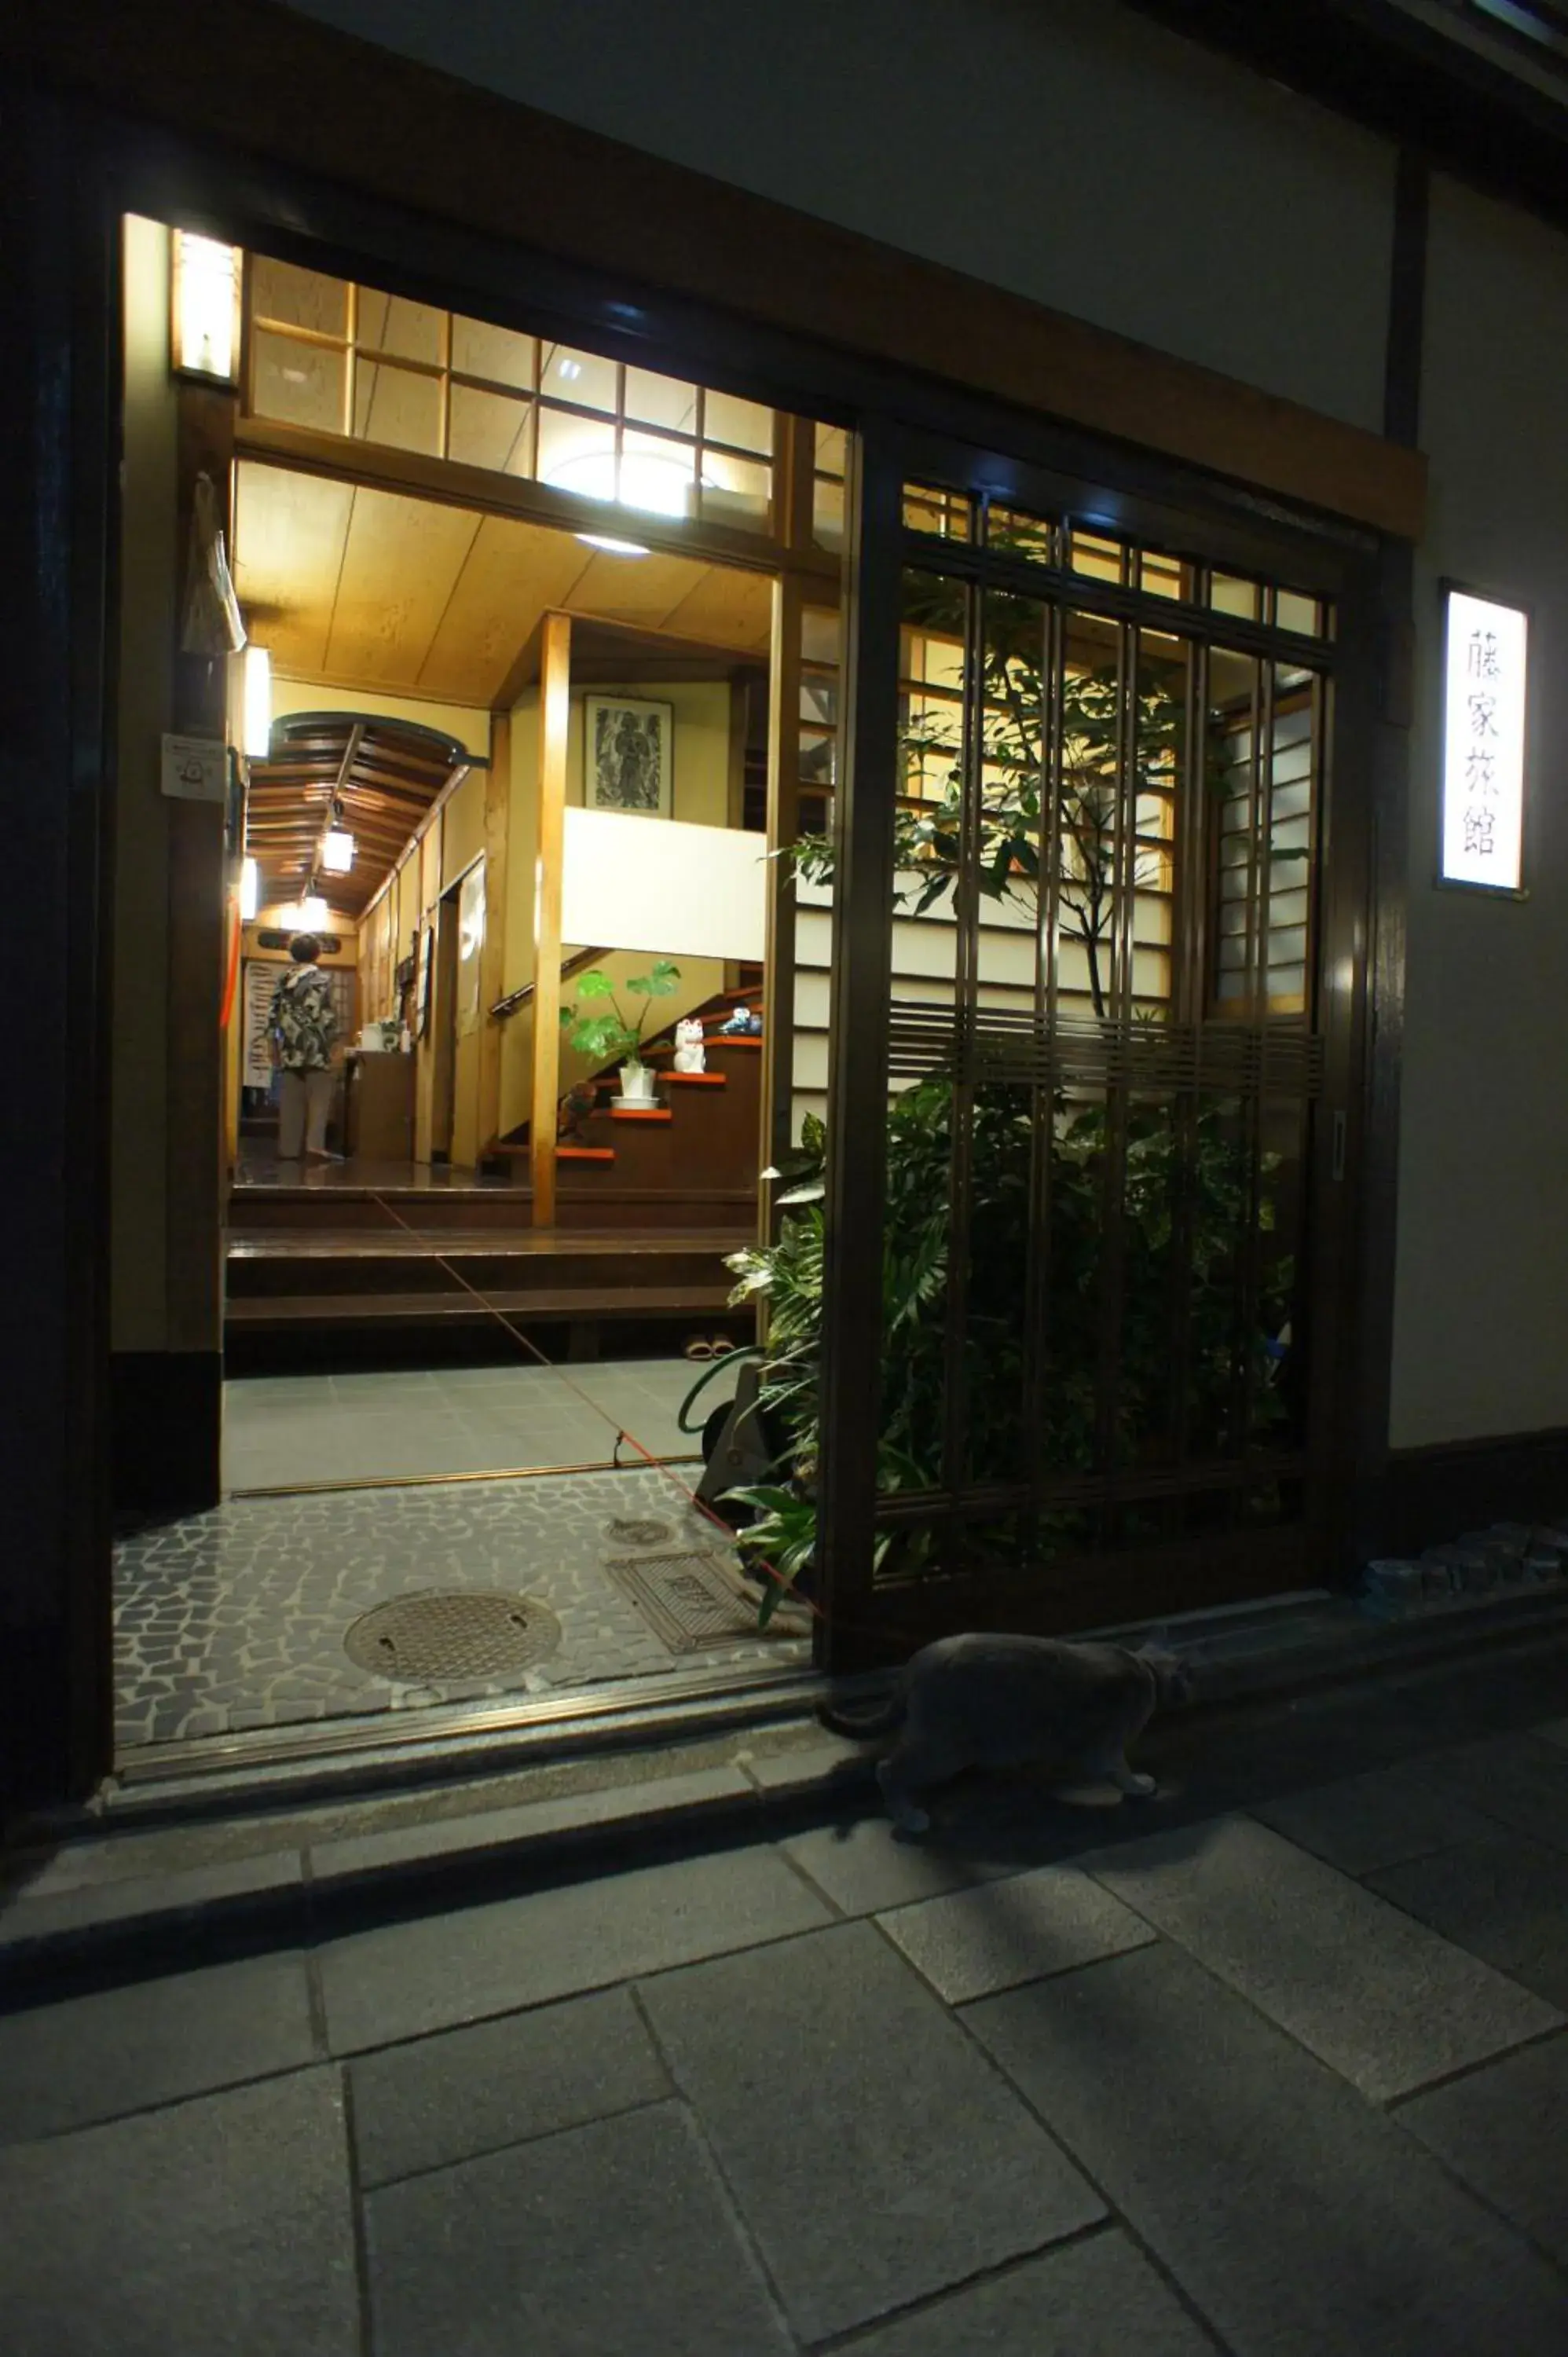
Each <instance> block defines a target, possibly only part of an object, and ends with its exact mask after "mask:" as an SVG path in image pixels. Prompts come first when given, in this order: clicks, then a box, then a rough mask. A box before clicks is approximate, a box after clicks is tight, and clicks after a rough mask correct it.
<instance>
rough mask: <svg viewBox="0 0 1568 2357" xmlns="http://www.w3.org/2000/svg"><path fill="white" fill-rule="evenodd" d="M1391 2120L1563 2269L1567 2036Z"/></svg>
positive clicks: (1491, 2067)
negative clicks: (1526, 2235)
mask: <svg viewBox="0 0 1568 2357" xmlns="http://www.w3.org/2000/svg"><path fill="white" fill-rule="evenodd" d="M1396 2117H1397V2118H1398V2120H1399V2123H1400V2126H1402V2127H1403V2128H1408V2129H1409V2130H1410V2131H1411V2133H1412V2135H1413V2136H1419V2137H1420V2138H1421V2140H1422V2142H1423V2144H1424V2145H1426V2146H1428V2147H1430V2149H1431V2150H1432V2151H1434V2153H1436V2154H1437V2155H1438V2156H1439V2158H1441V2159H1443V2160H1445V2161H1446V2162H1447V2164H1448V2166H1449V2168H1450V2169H1453V2170H1454V2172H1455V2176H1458V2177H1462V2178H1463V2179H1464V2180H1465V2182H1466V2185H1471V2186H1474V2188H1475V2190H1476V2191H1477V2193H1481V2194H1484V2195H1485V2196H1486V2199H1487V2201H1489V2202H1490V2203H1491V2204H1492V2207H1493V2208H1494V2209H1495V2210H1500V2211H1501V2212H1502V2213H1503V2215H1504V2217H1505V2218H1508V2219H1510V2220H1511V2221H1512V2222H1513V2224H1514V2225H1516V2226H1520V2227H1522V2228H1523V2230H1524V2232H1525V2233H1527V2234H1532V2235H1533V2236H1534V2237H1535V2240H1536V2241H1537V2242H1538V2243H1540V2244H1541V2245H1542V2247H1543V2248H1544V2249H1545V2250H1547V2251H1549V2252H1550V2253H1551V2254H1552V2257H1553V2258H1555V2259H1556V2260H1557V2261H1558V2262H1559V2264H1560V2265H1562V2266H1568V2038H1552V2039H1549V2040H1547V2042H1546V2043H1545V2044H1544V2045H1542V2046H1530V2047H1527V2048H1526V2050H1525V2051H1524V2052H1523V2053H1522V2054H1509V2055H1508V2056H1506V2057H1505V2059H1504V2060H1503V2061H1501V2062H1490V2063H1488V2064H1487V2068H1486V2069H1485V2070H1484V2071H1472V2072H1470V2073H1469V2075H1468V2077H1466V2078H1464V2079H1456V2080H1455V2082H1454V2083H1453V2084H1452V2085H1451V2086H1447V2087H1435V2088H1434V2089H1433V2090H1432V2092H1431V2093H1430V2094H1425V2095H1417V2096H1415V2097H1414V2098H1413V2099H1412V2101H1411V2102H1410V2103H1408V2104H1402V2105H1401V2106H1400V2109H1399V2111H1398V2113H1397V2114H1396Z"/></svg>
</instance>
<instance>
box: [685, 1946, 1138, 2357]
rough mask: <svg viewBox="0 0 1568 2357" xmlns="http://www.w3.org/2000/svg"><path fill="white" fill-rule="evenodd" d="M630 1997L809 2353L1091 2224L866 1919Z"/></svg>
mask: <svg viewBox="0 0 1568 2357" xmlns="http://www.w3.org/2000/svg"><path fill="white" fill-rule="evenodd" d="M641 1995H642V1999H643V2003H644V2005H645V2007H646V2008H647V2011H648V2015H649V2018H650V2021H651V2023H652V2025H653V2031H654V2035H655V2037H656V2038H657V2039H658V2040H659V2043H660V2047H661V2049H662V2050H663V2053H664V2056H665V2059H666V2061H667V2062H668V2063H669V2066H670V2069H671V2073H672V2075H673V2077H674V2080H675V2083H676V2085H677V2086H678V2087H679V2088H680V2089H681V2090H682V2093H683V2094H685V2095H686V2097H687V2098H688V2099H689V2100H690V2102H691V2103H692V2104H693V2106H694V2108H695V2110H696V2113H697V2116H698V2118H699V2119H700V2120H701V2122H702V2124H703V2129H704V2130H705V2132H706V2134H707V2135H708V2136H709V2137H710V2138H711V2139H712V2141H713V2144H714V2149H715V2151H716V2153H717V2156H718V2159H719V2163H720V2166H721V2168H722V2169H724V2172H725V2178H726V2179H727V2181H728V2182H729V2184H730V2185H731V2186H732V2187H733V2189H734V2190H735V2194H736V2200H737V2201H739V2203H740V2206H741V2209H742V2212H743V2213H744V2214H745V2217H746V2222H747V2224H748V2226H749V2227H750V2230H751V2232H752V2233H753V2234H754V2235H755V2236H756V2238H757V2243H758V2244H759V2246H760V2248H761V2251H762V2254H763V2256H764V2259H765V2260H766V2262H767V2265H768V2271H769V2273H770V2275H771V2276H772V2278H773V2281H774V2282H775V2284H777V2286H778V2287H779V2293H780V2296H781V2298H782V2299H783V2301H784V2305H785V2308H786V2309H787V2310H788V2311H789V2318H790V2320H791V2322H792V2323H793V2325H794V2327H795V2330H797V2332H798V2333H800V2336H801V2338H802V2339H804V2340H806V2341H817V2340H821V2339H822V2338H824V2337H825V2336H827V2335H828V2334H830V2333H835V2332H843V2331H846V2330H849V2329H850V2328H851V2327H852V2326H854V2325H857V2324H864V2323H867V2322H869V2321H870V2320H871V2319H874V2318H875V2317H877V2316H879V2315H881V2314H882V2313H884V2312H885V2311H886V2309H890V2308H893V2307H897V2306H899V2305H902V2304H905V2303H907V2302H908V2301H910V2300H912V2299H917V2298H920V2297H921V2296H922V2295H923V2294H926V2293H930V2292H935V2291H939V2290H940V2289H942V2288H943V2287H945V2286H947V2285H950V2284H954V2283H958V2282H961V2281H962V2280H963V2279H964V2278H965V2277H966V2276H972V2275H974V2274H976V2273H977V2272H979V2271H980V2270H981V2269H983V2268H985V2267H991V2266H997V2265H998V2264H999V2263H1001V2262H1002V2261H1004V2260H1005V2259H1009V2258H1015V2257H1018V2256H1020V2255H1023V2254H1024V2253H1026V2252H1028V2251H1032V2250H1037V2249H1039V2248H1041V2247H1042V2246H1043V2245H1045V2244H1047V2243H1050V2242H1052V2241H1054V2240H1058V2239H1059V2238H1060V2237H1062V2236H1064V2235H1067V2234H1071V2233H1077V2232H1078V2231H1079V2229H1081V2228H1082V2227H1085V2226H1088V2225H1090V2224H1092V2223H1093V2222H1094V2221H1096V2220H1097V2219H1099V2218H1101V2217H1102V2216H1103V2215H1104V2205H1103V2204H1102V2202H1101V2200H1100V2197H1099V2195H1098V2194H1097V2193H1095V2192H1094V2190H1093V2189H1092V2188H1091V2187H1090V2186H1089V2185H1088V2184H1086V2183H1085V2181H1084V2179H1082V2178H1081V2177H1080V2176H1079V2173H1078V2171H1077V2169H1074V2168H1073V2167H1072V2165H1071V2164H1070V2162H1069V2161H1068V2160H1067V2158H1065V2157H1064V2155H1063V2154H1062V2152H1061V2151H1060V2149H1059V2148H1058V2146H1057V2145H1056V2144H1054V2143H1053V2142H1052V2140H1051V2138H1050V2137H1049V2136H1047V2134H1046V2133H1045V2131H1044V2130H1043V2129H1042V2128H1041V2127H1040V2126H1039V2125H1038V2123H1037V2122H1036V2120H1034V2119H1032V2118H1031V2117H1030V2115H1029V2114H1028V2113H1027V2111H1026V2109H1025V2108H1024V2106H1023V2104H1020V2103H1019V2101H1018V2099H1017V2097H1016V2096H1015V2094H1014V2093H1012V2091H1011V2090H1010V2089H1009V2088H1007V2087H1006V2086H1004V2084H1003V2083H1002V2081H1001V2080H1000V2079H999V2078H998V2077H997V2076H996V2075H995V2073H994V2072H993V2071H992V2070H991V2069H990V2067H989V2066H988V2064H987V2063H986V2062H985V2061H984V2059H983V2057H982V2056H981V2055H979V2054H978V2053H976V2051H975V2050H974V2048H973V2046H972V2044H971V2043H970V2041H969V2040H968V2039H967V2038H966V2037H965V2035H964V2033H963V2031H962V2030H961V2029H960V2028H959V2026H958V2024H957V2023H956V2022H954V2021H953V2019H952V2018H951V2017H950V2015H949V2014H948V2013H947V2012H946V2010H945V2009H944V2007H942V2006H941V2005H940V2003H939V2001H938V2000H937V1999H936V1998H935V1997H934V1996H932V1995H931V1994H930V1992H929V1990H928V1989H927V1988H926V1987H925V1986H924V1985H923V1983H922V1982H921V1981H920V1980H919V1979H918V1977H917V1975H915V1974H914V1973H913V1972H912V1971H911V1970H910V1968H909V1967H908V1965H907V1964H905V1963H904V1962H903V1961H902V1960H901V1958H899V1957H898V1956H897V1955H895V1953H893V1951H892V1949H891V1948H889V1947H888V1946H887V1944H886V1942H885V1941H884V1940H882V1939H881V1937H880V1936H879V1935H878V1933H877V1932H875V1930H874V1929H873V1928H872V1927H871V1925H869V1924H866V1923H845V1924H840V1925H838V1926H836V1927H835V1928H834V1929H833V1930H832V1931H828V1932H816V1933H813V1934H811V1935H810V1936H808V1937H806V1938H803V1939H800V1940H794V1941H790V1942H788V1943H784V1944H783V1945H781V1946H779V1947H776V1948H770V1949H768V1950H767V1951H766V1952H765V1953H756V1954H752V1955H745V1956H732V1957H727V1958H725V1959H723V1960H722V1961H719V1962H715V1963H712V1964H695V1965H693V1966H690V1967H689V1968H688V1969H686V1970H685V1971H682V1972H678V1973H670V1974H666V1975H662V1976H661V1977H660V1978H659V1979H657V1980H651V1981H649V1982H647V1983H646V1984H645V1985H644V1986H643V1989H642V1992H641Z"/></svg>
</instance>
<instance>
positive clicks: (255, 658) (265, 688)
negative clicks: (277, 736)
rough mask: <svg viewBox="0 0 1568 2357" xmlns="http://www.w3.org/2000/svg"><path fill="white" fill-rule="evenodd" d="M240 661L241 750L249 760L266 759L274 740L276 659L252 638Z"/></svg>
mask: <svg viewBox="0 0 1568 2357" xmlns="http://www.w3.org/2000/svg"><path fill="white" fill-rule="evenodd" d="M240 663H241V696H240V713H241V718H240V750H241V751H242V753H243V754H244V755H245V758H246V759H247V760H251V761H264V760H265V759H266V758H267V755H268V753H269V752H270V751H271V750H272V741H273V659H272V657H271V655H270V654H268V652H267V651H266V649H265V647H258V646H257V645H256V644H255V643H254V641H253V640H252V643H251V644H250V645H249V646H248V647H247V648H246V649H245V651H244V653H243V654H242V656H241V658H240Z"/></svg>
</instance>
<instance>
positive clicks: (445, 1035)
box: [430, 878, 461, 1167]
mask: <svg viewBox="0 0 1568 2357" xmlns="http://www.w3.org/2000/svg"><path fill="white" fill-rule="evenodd" d="M460 882H461V878H456V879H454V881H453V882H452V883H450V884H448V885H446V887H445V888H443V889H442V891H441V892H440V893H438V894H437V896H436V901H435V951H434V952H433V957H432V967H433V970H432V973H431V977H430V989H431V996H432V998H433V1000H434V1004H433V1006H432V1008H431V1018H430V1019H431V1032H432V1035H433V1036H432V1039H431V1046H430V1063H431V1072H430V1159H431V1162H432V1164H433V1165H440V1166H443V1167H444V1166H446V1165H447V1164H449V1163H450V1162H451V1159H452V1138H453V1135H454V1132H455V1131H456V1125H457V958H458V940H457V893H458V888H459V884H460Z"/></svg>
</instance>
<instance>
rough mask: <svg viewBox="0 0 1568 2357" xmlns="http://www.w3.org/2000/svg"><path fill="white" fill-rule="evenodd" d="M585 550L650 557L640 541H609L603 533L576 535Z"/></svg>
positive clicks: (649, 553) (649, 552) (581, 533)
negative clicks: (595, 549) (602, 550)
mask: <svg viewBox="0 0 1568 2357" xmlns="http://www.w3.org/2000/svg"><path fill="white" fill-rule="evenodd" d="M576 536H577V538H578V539H579V540H580V541H581V542H582V544H583V545H584V547H585V548H602V549H604V550H605V551H606V552H607V554H609V555H611V556H650V555H651V554H652V551H651V550H650V549H647V548H644V546H643V545H642V543H641V542H640V541H639V540H607V538H606V537H605V535H604V533H602V532H580V533H578V534H577V535H576Z"/></svg>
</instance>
